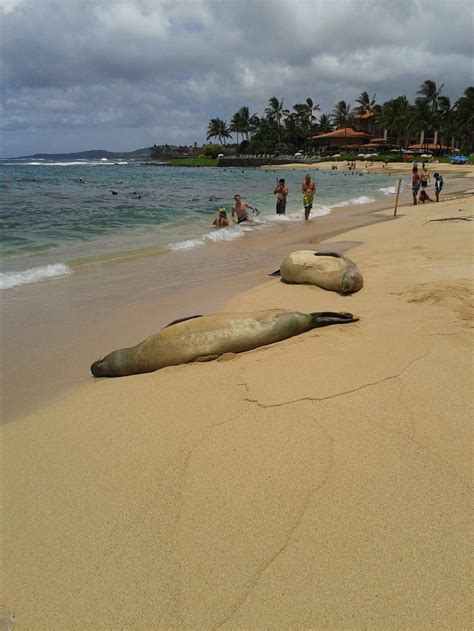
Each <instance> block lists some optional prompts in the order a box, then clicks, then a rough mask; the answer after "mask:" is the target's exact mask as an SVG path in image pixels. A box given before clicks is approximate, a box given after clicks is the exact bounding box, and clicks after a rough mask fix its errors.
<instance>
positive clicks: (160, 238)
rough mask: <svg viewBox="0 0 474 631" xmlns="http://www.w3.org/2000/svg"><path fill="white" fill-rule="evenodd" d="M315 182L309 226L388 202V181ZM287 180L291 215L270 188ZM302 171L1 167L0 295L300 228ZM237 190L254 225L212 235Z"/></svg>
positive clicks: (327, 176) (365, 176)
mask: <svg viewBox="0 0 474 631" xmlns="http://www.w3.org/2000/svg"><path fill="white" fill-rule="evenodd" d="M310 171H311V173H312V175H313V177H314V179H315V180H316V183H317V194H316V198H315V204H314V207H313V211H312V215H311V217H312V219H317V217H318V216H322V215H326V214H328V213H330V212H332V211H333V209H335V208H341V207H344V206H346V205H349V204H351V205H353V204H366V203H370V202H372V201H376V200H377V199H380V198H385V197H387V196H390V195H393V193H394V192H395V187H394V184H395V182H394V178H393V177H392V178H390V177H388V176H386V175H384V174H376V173H367V172H364V171H361V172H360V174H359V173H356V174H350V173H349V172H348V171H347V169H344V168H343V167H340V169H339V170H337V171H322V170H318V171H314V170H313V169H311V170H310ZM280 177H284V178H285V180H286V183H287V186H288V187H289V191H290V193H289V197H288V203H287V215H286V216H277V215H276V214H275V197H274V195H273V189H274V187H275V183H276V180H277V179H278V178H280ZM303 177H304V171H301V170H299V171H296V170H280V169H279V170H273V169H261V168H246V169H242V168H226V169H221V168H180V167H167V166H158V165H152V166H149V165H146V164H143V163H138V162H130V163H127V162H125V161H124V162H119V163H117V162H110V161H74V162H48V161H45V160H44V161H36V162H33V161H0V221H1V231H0V242H1V254H0V256H1V258H0V260H1V272H0V288H3V289H9V288H11V287H16V286H18V285H24V284H37V283H41V282H43V281H45V280H47V279H48V278H52V277H56V276H67V275H69V274H73V273H74V271H75V270H76V269H77V268H79V267H81V266H84V265H88V264H90V263H92V262H93V263H96V262H100V261H126V260H127V259H134V258H136V257H139V256H142V255H150V254H160V255H163V254H166V253H167V252H170V251H174V252H179V251H184V250H189V249H192V248H202V247H206V246H209V245H210V244H215V243H225V242H226V241H231V240H234V239H241V238H245V236H246V234H247V233H248V232H251V231H255V230H260V231H261V230H271V229H275V226H277V225H278V224H285V225H288V226H289V225H291V224H292V223H297V222H302V221H303V212H302V211H303V208H302V196H301V193H300V189H301V182H302V180H303ZM236 193H239V194H240V195H241V196H242V198H243V199H244V200H245V201H247V202H248V203H249V204H252V205H253V206H255V207H257V208H258V209H259V210H260V214H259V215H258V216H257V215H253V216H252V218H253V222H252V224H248V225H246V224H243V225H240V226H239V225H232V224H231V225H230V226H229V228H223V229H216V228H213V227H212V221H213V219H214V217H215V216H216V213H217V210H218V208H219V207H221V206H223V207H225V208H226V209H227V211H228V217H229V219H230V211H231V207H232V198H233V196H234V195H235V194H236Z"/></svg>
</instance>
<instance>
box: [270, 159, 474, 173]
mask: <svg viewBox="0 0 474 631" xmlns="http://www.w3.org/2000/svg"><path fill="white" fill-rule="evenodd" d="M347 164H348V162H346V161H340V162H338V161H336V160H326V161H324V162H292V163H290V164H277V165H275V164H271V165H264V166H262V167H261V168H262V169H273V170H278V169H295V170H297V171H308V172H309V173H311V171H313V170H320V171H328V170H330V169H331V168H332V167H333V166H337V168H338V169H340V170H346V171H347V170H348V167H347ZM421 164H422V161H421V159H419V158H418V168H420V166H421ZM426 166H427V169H428V173H429V174H430V175H433V173H436V172H437V171H439V172H440V173H441V174H442V175H444V176H446V175H449V176H451V177H453V176H461V177H463V176H466V177H472V176H473V170H474V165H472V164H464V165H462V164H445V163H442V164H437V163H436V162H427V163H426ZM364 169H366V170H367V171H373V172H376V173H393V174H404V175H410V174H411V169H412V161H409V162H390V163H389V164H387V165H384V163H383V162H373V161H372V162H371V160H370V159H369V160H363V159H358V160H356V170H357V171H360V170H364Z"/></svg>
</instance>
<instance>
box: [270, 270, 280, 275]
mask: <svg viewBox="0 0 474 631" xmlns="http://www.w3.org/2000/svg"><path fill="white" fill-rule="evenodd" d="M268 275H269V276H281V274H280V270H279V269H277V270H276V271H275V272H272V273H271V274H268Z"/></svg>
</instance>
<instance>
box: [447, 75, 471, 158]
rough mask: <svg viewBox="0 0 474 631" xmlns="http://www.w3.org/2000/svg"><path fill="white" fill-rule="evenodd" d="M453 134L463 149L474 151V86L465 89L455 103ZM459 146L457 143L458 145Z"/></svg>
mask: <svg viewBox="0 0 474 631" xmlns="http://www.w3.org/2000/svg"><path fill="white" fill-rule="evenodd" d="M451 125H452V134H453V136H454V137H455V139H456V141H457V144H459V145H461V146H462V149H463V151H466V152H469V151H472V149H473V146H474V87H472V86H470V87H468V88H466V89H465V90H464V93H463V96H461V97H460V98H459V99H458V100H457V101H456V103H455V104H454V116H453V120H452V123H451ZM456 146H457V145H456Z"/></svg>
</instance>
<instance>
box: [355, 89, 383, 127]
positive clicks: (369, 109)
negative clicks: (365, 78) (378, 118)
mask: <svg viewBox="0 0 474 631" xmlns="http://www.w3.org/2000/svg"><path fill="white" fill-rule="evenodd" d="M376 96H377V95H376V94H374V95H373V96H372V98H370V96H369V94H368V92H366V91H365V90H364V92H361V94H360V96H359V98H358V99H356V103H359V107H356V109H355V111H356V112H357V114H358V115H359V116H363V115H364V114H366V115H369V116H370V120H369V129H368V131H369V134H372V130H373V126H374V117H375V114H376V112H377V111H380V105H376V104H375V97H376Z"/></svg>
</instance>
